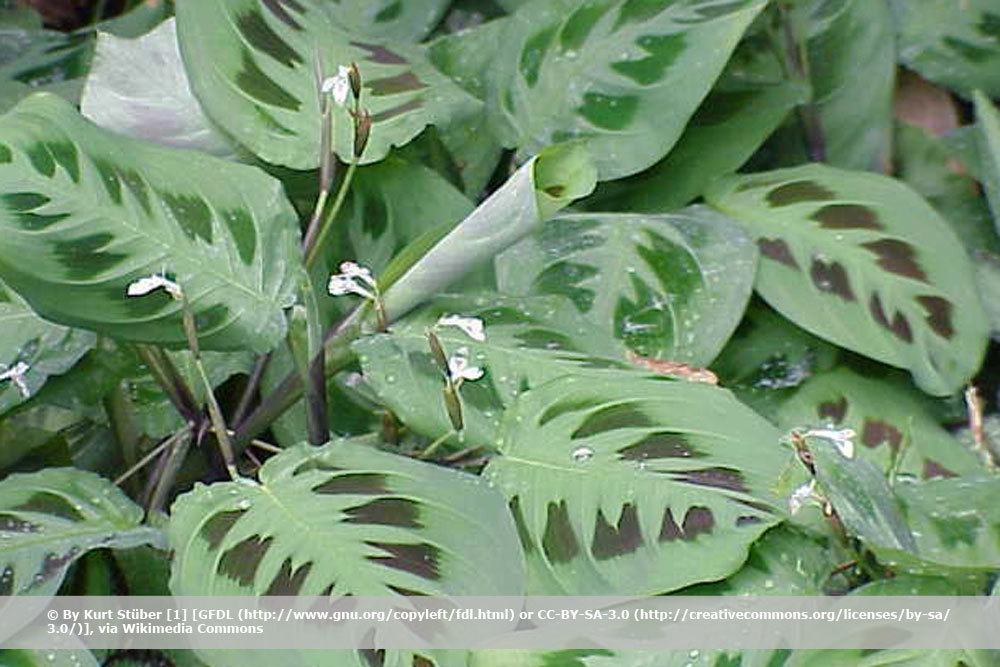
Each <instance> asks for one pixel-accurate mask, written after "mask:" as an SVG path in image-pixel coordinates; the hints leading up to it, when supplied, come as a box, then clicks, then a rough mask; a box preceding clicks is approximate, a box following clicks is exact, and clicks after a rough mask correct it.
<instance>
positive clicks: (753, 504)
mask: <svg viewBox="0 0 1000 667" xmlns="http://www.w3.org/2000/svg"><path fill="white" fill-rule="evenodd" d="M726 499H727V500H730V501H732V502H734V503H736V504H737V505H743V506H744V507H749V508H750V509H755V510H757V511H758V512H763V513H765V514H774V508H773V507H771V506H770V505H766V504H764V503H761V502H758V501H756V500H748V499H746V498H733V497H732V496H726Z"/></svg>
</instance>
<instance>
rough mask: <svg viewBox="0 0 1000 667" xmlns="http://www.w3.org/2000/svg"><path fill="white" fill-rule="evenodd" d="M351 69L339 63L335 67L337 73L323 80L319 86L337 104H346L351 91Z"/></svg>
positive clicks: (340, 105)
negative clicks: (338, 65)
mask: <svg viewBox="0 0 1000 667" xmlns="http://www.w3.org/2000/svg"><path fill="white" fill-rule="evenodd" d="M350 76H351V70H350V68H348V67H344V66H343V65H341V66H340V67H338V68H337V75H336V76H331V77H329V78H328V79H326V80H325V81H323V86H322V88H321V90H322V92H323V94H324V95H329V96H331V97H332V98H333V101H334V103H335V104H336V105H337V106H339V107H342V106H345V105H346V104H347V96H348V95H350V93H351V78H350Z"/></svg>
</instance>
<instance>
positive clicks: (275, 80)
mask: <svg viewBox="0 0 1000 667" xmlns="http://www.w3.org/2000/svg"><path fill="white" fill-rule="evenodd" d="M327 4H329V3H327V2H325V1H324V0H269V1H267V2H264V1H263V0H198V1H197V2H181V3H178V6H177V33H178V39H179V41H180V48H181V54H182V56H183V58H184V62H185V64H186V65H187V69H188V76H189V77H190V78H191V86H192V88H193V90H194V93H195V95H196V96H197V97H198V99H199V100H200V101H201V103H202V106H203V107H204V109H205V112H206V113H207V114H208V116H209V118H211V119H212V120H213V121H215V122H216V123H217V124H218V125H219V126H220V127H222V128H224V129H225V130H226V131H227V132H228V133H229V134H230V135H231V136H232V137H233V138H234V139H236V141H238V142H239V143H241V144H243V145H244V146H245V147H246V148H247V149H249V150H250V151H251V152H253V153H254V154H256V155H257V156H259V157H260V158H262V159H264V160H266V161H268V162H271V163H274V164H280V165H284V166H288V167H292V168H295V169H313V168H316V167H317V166H319V164H320V127H321V115H320V100H319V95H320V92H319V84H320V82H319V81H317V76H316V73H317V61H318V64H319V65H320V66H321V69H322V71H323V74H324V76H333V75H334V74H335V73H336V72H337V68H338V67H339V66H342V65H345V64H348V63H351V62H357V63H358V66H359V68H360V71H361V75H362V77H363V79H364V90H363V91H362V100H361V104H362V106H363V107H365V108H367V109H368V110H369V111H370V112H371V114H372V119H373V121H374V125H373V128H372V131H371V138H370V140H369V143H368V147H367V149H366V150H365V153H364V156H363V157H362V160H361V162H362V163H367V162H376V161H378V160H381V159H382V158H383V157H385V155H386V154H387V153H388V152H389V149H390V148H391V147H392V146H401V145H403V144H405V143H406V142H408V141H409V140H411V139H412V138H413V137H415V136H416V135H417V134H419V133H420V132H421V131H423V129H424V128H425V127H426V126H427V125H430V124H433V125H444V124H447V123H448V122H449V121H450V120H451V119H453V118H460V117H464V116H468V115H471V114H475V113H480V112H481V107H482V104H481V103H480V102H479V101H478V100H476V99H475V98H474V97H472V96H471V95H469V94H468V93H466V92H465V91H464V90H462V89H461V88H460V87H458V86H457V85H456V84H454V83H453V82H451V81H450V80H449V79H448V78H447V77H445V76H444V75H442V74H441V73H440V72H438V71H437V70H435V69H434V67H433V66H431V65H430V64H429V63H428V62H427V60H426V57H425V55H424V53H423V50H422V49H421V47H418V46H415V45H406V44H402V43H391V44H389V45H382V44H380V43H378V42H377V41H375V40H367V39H366V38H364V37H360V36H357V35H354V34H352V33H348V32H342V31H341V30H340V29H339V28H337V27H336V26H335V23H334V20H333V19H332V18H331V17H330V16H329V15H328V13H327V9H329V8H333V9H334V10H335V6H332V5H331V7H326V5H327ZM334 148H335V150H336V152H337V154H338V155H340V156H341V157H342V158H343V159H345V160H347V159H350V157H351V155H352V153H353V150H354V149H353V130H352V121H351V119H350V116H349V115H348V112H347V110H346V109H340V108H337V109H336V110H335V113H334Z"/></svg>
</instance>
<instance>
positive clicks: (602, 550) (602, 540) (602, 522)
mask: <svg viewBox="0 0 1000 667" xmlns="http://www.w3.org/2000/svg"><path fill="white" fill-rule="evenodd" d="M640 546H642V532H641V530H640V529H639V516H638V513H637V511H636V508H635V505H632V504H631V503H629V504H627V505H625V506H623V507H622V513H621V515H620V516H619V517H618V525H617V527H616V526H612V525H611V524H610V523H608V520H607V519H605V518H604V512H602V511H600V510H598V511H597V522H596V523H595V525H594V540H593V543H592V544H591V546H590V552H591V553H592V554H594V558H596V559H597V560H608V559H609V558H614V557H615V556H623V555H625V554H630V553H632V552H633V551H635V550H636V549H638V548H639V547H640Z"/></svg>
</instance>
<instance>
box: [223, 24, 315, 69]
mask: <svg viewBox="0 0 1000 667" xmlns="http://www.w3.org/2000/svg"><path fill="white" fill-rule="evenodd" d="M236 27H237V28H239V31H240V33H241V34H242V35H243V37H244V38H245V39H246V40H247V42H248V43H249V44H250V46H252V47H254V48H255V49H257V50H258V51H262V52H264V53H266V54H267V55H269V56H271V57H272V58H274V59H275V60H277V61H278V62H279V63H281V64H282V65H284V66H285V67H288V68H294V67H295V66H296V65H300V64H302V62H303V60H302V56H300V55H299V54H298V53H297V52H296V51H295V49H293V48H292V47H291V46H290V45H289V44H288V42H286V41H285V40H284V38H283V37H282V36H281V35H279V34H278V33H277V32H275V30H274V29H273V28H272V27H271V26H269V25H268V24H267V21H265V20H264V17H263V16H262V15H261V14H260V13H259V12H256V11H251V12H247V13H244V14H240V15H239V16H237V17H236Z"/></svg>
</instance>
